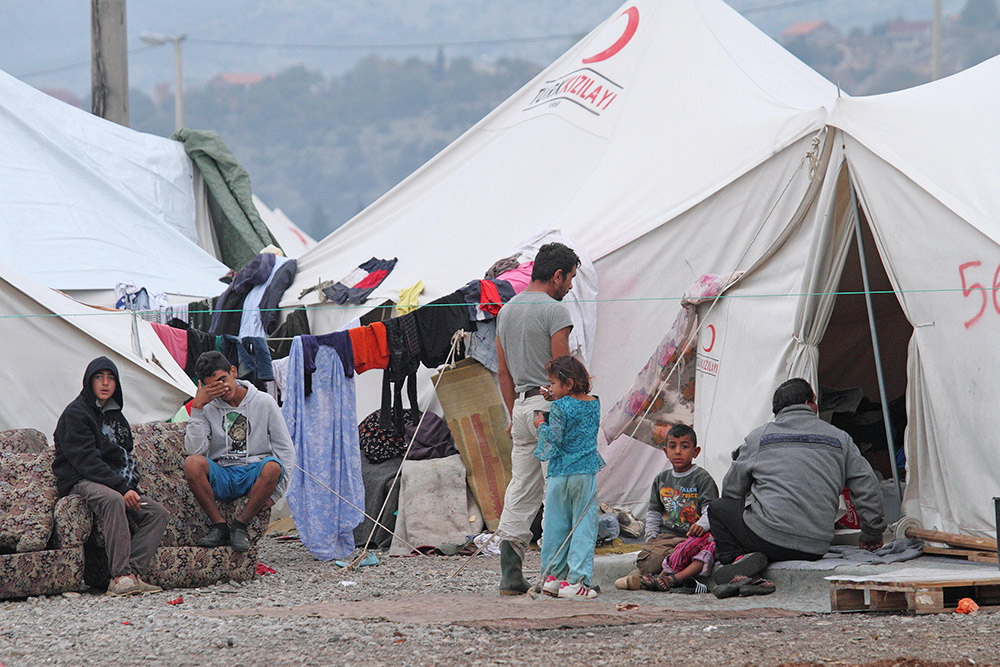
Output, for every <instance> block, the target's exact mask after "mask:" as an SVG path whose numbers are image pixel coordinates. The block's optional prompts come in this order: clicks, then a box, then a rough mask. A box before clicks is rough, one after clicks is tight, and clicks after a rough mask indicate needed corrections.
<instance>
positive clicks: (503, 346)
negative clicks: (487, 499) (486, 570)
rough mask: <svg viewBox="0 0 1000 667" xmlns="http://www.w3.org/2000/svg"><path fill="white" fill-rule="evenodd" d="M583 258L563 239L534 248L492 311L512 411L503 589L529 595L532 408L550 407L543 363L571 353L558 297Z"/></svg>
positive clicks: (538, 500) (535, 495) (538, 496)
mask: <svg viewBox="0 0 1000 667" xmlns="http://www.w3.org/2000/svg"><path fill="white" fill-rule="evenodd" d="M578 266H580V258H579V257H577V255H576V253H575V252H573V250H572V249H571V248H569V247H567V246H565V245H563V244H561V243H548V244H546V245H543V246H542V247H541V248H539V250H538V254H537V255H536V256H535V265H534V268H533V269H532V272H531V283H530V284H529V285H528V287H527V288H526V289H525V290H524V291H523V292H521V293H520V294H518V295H517V296H515V297H514V298H513V299H511V300H510V301H509V302H507V303H506V304H505V305H504V307H503V309H502V310H501V311H500V313H499V315H497V362H498V365H499V380H500V393H501V394H502V395H503V400H504V403H505V404H506V406H507V412H508V414H509V415H510V422H509V426H508V429H509V433H510V435H511V438H512V440H513V442H514V447H513V450H512V451H511V480H510V484H508V485H507V492H506V494H505V496H504V503H503V513H502V514H501V515H500V525H499V527H498V529H497V533H498V534H499V535H500V539H501V542H500V569H501V578H500V594H501V595H520V594H522V593H527V592H528V589H529V588H530V587H531V585H530V584H529V583H528V581H527V580H526V579H525V578H524V574H523V572H522V569H521V563H522V561H523V560H524V550H525V549H526V548H527V546H528V544H530V543H531V523H532V521H533V520H534V518H535V515H536V514H538V510H539V508H540V507H541V506H542V499H543V497H544V495H545V475H544V471H543V469H542V463H541V462H540V461H539V460H538V459H536V458H535V456H534V451H535V445H536V444H537V440H538V435H537V431H536V429H535V425H534V415H535V412H548V411H549V402H548V400H546V396H545V394H546V391H547V389H548V387H547V386H546V385H547V383H548V378H547V376H546V374H545V364H546V363H547V362H548V361H549V360H550V359H554V358H556V357H561V356H564V355H568V354H569V332H570V329H572V328H573V320H572V318H571V317H570V314H569V310H568V309H567V308H566V306H564V305H563V304H562V303H560V301H562V299H563V297H565V296H566V294H568V293H569V291H570V289H572V287H573V277H574V276H576V269H577V267H578Z"/></svg>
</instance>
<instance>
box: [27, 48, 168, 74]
mask: <svg viewBox="0 0 1000 667" xmlns="http://www.w3.org/2000/svg"><path fill="white" fill-rule="evenodd" d="M152 48H155V47H154V46H137V47H135V48H134V49H129V52H128V53H129V55H132V54H133V53H141V52H142V51H147V50H149V49H152ZM77 67H90V61H89V60H83V61H80V62H75V63H69V64H68V65H59V66H58V67H51V68H49V69H43V70H38V71H37V72H28V73H27V74H15V75H14V76H15V78H18V79H28V78H31V77H33V76H42V75H43V74H55V73H56V72H63V71H65V70H68V69H75V68H77Z"/></svg>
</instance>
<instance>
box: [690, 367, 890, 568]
mask: <svg viewBox="0 0 1000 667" xmlns="http://www.w3.org/2000/svg"><path fill="white" fill-rule="evenodd" d="M772 407H773V410H774V415H775V417H774V421H773V422H770V423H768V424H765V425H764V426H761V427H760V428H757V429H756V430H754V431H752V432H751V433H750V434H749V435H748V436H747V437H746V440H745V441H744V442H743V444H742V445H741V446H740V448H739V449H738V450H736V452H735V454H734V460H733V464H732V466H731V467H730V468H729V472H728V473H726V477H725V479H724V480H723V482H722V497H721V498H719V499H718V500H715V501H713V502H712V503H710V504H709V505H708V517H709V522H710V523H711V525H712V535H713V536H714V537H715V543H716V558H717V560H718V562H719V563H720V564H721V566H720V567H717V568H716V570H715V572H713V574H712V578H713V579H714V580H715V582H716V583H717V584H724V583H728V582H729V581H731V580H732V578H733V577H735V576H736V575H744V576H748V577H752V576H754V575H755V574H757V573H758V572H760V571H761V570H763V569H764V567H766V565H767V562H768V561H770V560H819V559H820V558H822V557H823V555H824V554H826V552H827V551H829V549H830V542H831V541H832V540H833V524H834V522H835V521H836V517H837V507H838V504H839V500H840V494H841V491H842V490H843V489H844V487H847V488H848V489H849V490H850V492H851V500H853V501H854V505H855V508H856V509H857V512H858V516H859V517H860V519H861V537H860V542H859V544H860V546H861V547H862V548H865V549H868V550H874V549H878V548H879V547H881V546H882V533H883V532H884V531H885V526H886V524H885V517H884V515H883V511H882V493H881V491H880V489H879V485H878V479H877V478H876V477H875V473H874V471H873V470H872V467H871V465H870V464H869V463H868V461H866V460H865V458H864V457H863V456H862V455H861V451H860V450H859V449H858V447H857V445H855V444H854V441H853V440H852V439H851V436H849V435H848V434H847V433H845V432H844V431H842V430H840V429H839V428H836V427H834V426H831V425H830V424H828V423H826V422H825V421H823V420H822V419H820V418H819V417H818V416H817V414H818V412H819V408H818V407H817V405H816V394H815V393H814V392H813V390H812V387H811V386H810V385H809V383H808V382H806V381H805V380H803V379H801V378H795V379H792V380H788V381H787V382H784V383H783V384H782V385H781V386H779V387H778V389H777V390H776V391H775V392H774V398H773V401H772Z"/></svg>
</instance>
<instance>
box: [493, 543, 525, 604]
mask: <svg viewBox="0 0 1000 667" xmlns="http://www.w3.org/2000/svg"><path fill="white" fill-rule="evenodd" d="M529 588H531V584H529V583H528V580H527V579H525V578H524V573H523V572H522V571H521V556H520V554H518V553H517V550H516V549H515V548H514V546H513V545H512V544H511V543H510V542H508V541H507V540H503V541H501V542H500V595H524V594H525V593H527V592H528V589H529Z"/></svg>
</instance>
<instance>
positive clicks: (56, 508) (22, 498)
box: [0, 423, 271, 599]
mask: <svg viewBox="0 0 1000 667" xmlns="http://www.w3.org/2000/svg"><path fill="white" fill-rule="evenodd" d="M132 431H133V433H134V436H135V449H134V454H135V457H136V461H137V465H138V467H139V471H140V474H141V476H142V478H141V482H140V487H141V490H142V491H143V493H144V494H146V495H148V496H150V497H151V498H153V499H155V500H157V501H159V502H160V503H162V504H163V506H164V507H166V509H167V511H168V512H169V513H170V522H169V523H168V524H167V530H166V533H165V534H164V536H163V541H162V542H161V543H160V548H159V549H157V551H156V554H155V555H154V556H153V560H152V561H151V562H150V565H149V572H148V573H147V574H146V575H145V576H144V579H146V580H147V581H149V582H150V583H154V584H157V585H159V586H162V587H164V588H178V587H197V586H206V585H209V584H212V583H215V582H217V581H223V580H225V581H230V580H232V581H246V580H249V579H252V578H253V577H254V576H256V566H257V546H256V545H257V542H258V541H259V539H260V538H261V537H262V536H263V534H264V532H265V530H266V528H267V524H268V520H269V518H270V515H271V512H270V510H263V511H261V512H260V513H259V514H258V515H257V516H256V517H255V518H254V520H253V521H252V522H251V523H250V526H249V529H248V533H249V535H250V541H251V545H252V546H251V549H250V551H249V552H247V553H244V554H240V553H236V552H234V551H233V550H232V549H230V548H229V547H228V546H226V547H218V548H215V549H205V548H202V547H197V546H195V542H196V541H197V540H198V538H200V537H201V536H202V535H204V534H205V533H206V532H207V531H208V529H209V524H208V518H207V517H206V516H205V513H204V512H203V511H202V510H201V508H200V507H199V506H198V503H197V501H196V500H195V498H194V495H193V494H192V493H191V491H190V489H188V486H187V483H186V482H185V481H184V472H183V467H182V466H183V462H184V424H168V423H151V424H136V425H133V427H132ZM52 453H53V450H52V449H51V448H50V447H49V445H48V442H47V440H46V438H45V435H44V434H42V433H41V432H39V431H36V430H34V429H15V430H11V431H0V599H3V598H16V597H28V596H32V595H51V594H56V593H62V592H66V591H80V590H85V589H86V588H87V587H88V586H92V587H94V588H100V589H102V588H106V587H107V582H108V571H107V555H106V553H105V551H104V536H103V533H102V531H101V526H100V521H97V520H95V519H94V517H93V514H91V512H90V510H89V509H88V508H87V504H86V503H85V502H84V501H83V499H82V498H80V497H79V496H75V495H69V496H66V497H65V498H59V497H58V492H57V490H56V481H55V476H54V475H53V474H52ZM245 502H246V501H245V499H241V500H237V501H234V502H231V503H222V504H221V505H220V509H221V510H222V513H223V515H224V516H225V517H226V519H227V520H228V521H231V520H232V519H234V518H235V517H236V515H237V514H238V513H239V511H240V510H241V509H242V507H243V504H244V503H245Z"/></svg>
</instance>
